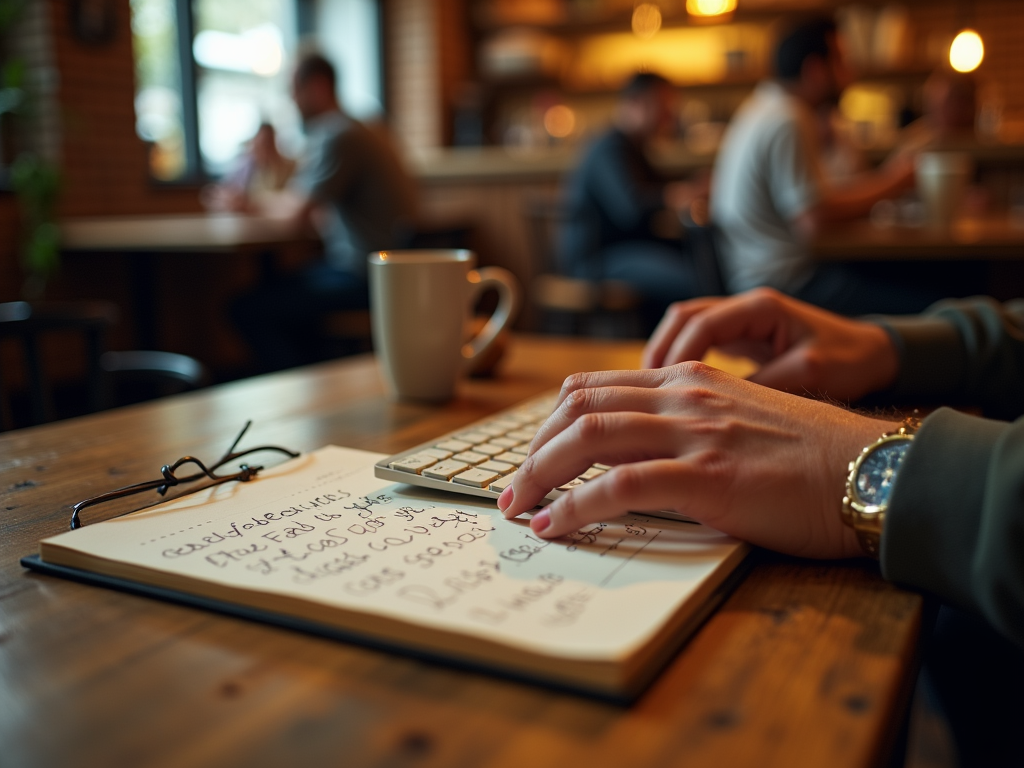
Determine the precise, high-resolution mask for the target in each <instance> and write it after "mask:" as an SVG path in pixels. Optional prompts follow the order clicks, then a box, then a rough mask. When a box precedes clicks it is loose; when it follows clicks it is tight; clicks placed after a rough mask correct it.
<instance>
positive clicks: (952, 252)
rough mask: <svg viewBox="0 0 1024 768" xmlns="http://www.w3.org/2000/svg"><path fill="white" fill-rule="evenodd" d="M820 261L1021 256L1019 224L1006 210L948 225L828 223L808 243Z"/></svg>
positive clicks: (1023, 231)
mask: <svg viewBox="0 0 1024 768" xmlns="http://www.w3.org/2000/svg"><path fill="white" fill-rule="evenodd" d="M812 251H813V253H814V257H815V258H816V259H818V260H819V261H895V260H898V261H911V260H927V261H940V260H943V261H944V260H953V261H972V260H1024V223H1021V222H1015V221H1012V220H1011V219H1010V217H1009V216H1008V215H1007V214H1002V215H998V216H989V217H985V218H968V219H961V220H958V221H956V222H954V223H953V225H952V226H951V227H950V228H949V229H948V230H944V231H943V230H934V229H930V228H928V227H907V226H891V227H883V226H878V225H875V224H872V223H871V222H870V221H868V220H867V219H863V220H859V221H853V222H849V223H846V224H833V225H830V226H829V227H828V228H827V231H825V232H823V233H822V234H821V236H819V237H818V238H817V239H816V240H815V241H814V244H813V246H812Z"/></svg>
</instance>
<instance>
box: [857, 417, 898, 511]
mask: <svg viewBox="0 0 1024 768" xmlns="http://www.w3.org/2000/svg"><path fill="white" fill-rule="evenodd" d="M912 442H914V436H913V435H911V434H898V433H897V434H895V435H882V436H881V437H880V438H878V439H877V440H876V441H875V442H873V443H872V444H871V445H869V446H867V447H866V448H864V450H862V451H861V452H860V454H859V455H858V456H857V458H856V459H854V460H853V461H851V462H850V467H849V474H848V475H847V477H846V499H847V504H848V505H849V506H850V507H852V508H853V509H854V510H855V511H856V512H858V513H859V514H860V515H866V516H875V515H877V514H878V513H879V512H884V511H885V510H886V508H887V507H888V504H866V503H864V502H863V500H862V499H861V497H860V494H859V492H858V490H857V475H859V474H860V468H861V466H862V465H863V464H864V462H865V461H866V460H867V458H868V456H870V455H871V454H873V453H874V452H875V451H877V450H878V449H879V448H881V447H882V446H884V445H886V444H888V443H912Z"/></svg>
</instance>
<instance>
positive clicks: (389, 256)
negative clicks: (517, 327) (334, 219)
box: [368, 250, 519, 402]
mask: <svg viewBox="0 0 1024 768" xmlns="http://www.w3.org/2000/svg"><path fill="white" fill-rule="evenodd" d="M475 266H476V254H474V253H473V252H472V251H466V250H423V251H381V252H379V253H374V254H371V255H370V259H369V269H368V272H369V279H370V313H371V317H372V322H373V347H374V350H375V351H376V353H377V359H378V360H379V361H380V365H381V371H382V373H383V374H384V380H385V382H386V383H387V386H388V390H389V392H390V394H391V396H392V397H393V398H398V399H409V400H427V401H432V402H443V401H445V400H449V399H451V397H452V396H453V395H454V394H455V382H456V380H457V379H458V377H459V374H461V373H462V372H463V370H465V368H466V367H467V366H468V365H469V364H471V363H472V362H473V361H474V360H476V359H477V358H478V357H480V356H481V355H483V354H485V353H486V352H487V351H488V350H489V349H490V347H491V345H493V344H494V342H495V340H496V339H497V337H498V334H499V333H500V332H501V331H502V329H504V328H505V327H506V326H507V325H508V324H509V323H510V322H512V320H513V318H514V317H515V313H516V311H517V310H518V308H519V286H518V284H517V283H516V279H515V278H514V277H513V276H512V274H511V273H510V272H508V271H507V270H504V269H500V268H498V267H486V268H484V269H479V270H477V269H474V267H475ZM487 288H496V289H497V291H498V307H497V309H496V310H495V311H494V314H493V315H492V316H491V319H490V320H489V321H488V323H487V325H485V326H484V328H483V330H481V331H480V333H479V334H478V335H477V336H475V337H474V338H472V339H471V340H469V341H468V342H467V341H466V327H467V324H468V321H469V313H470V309H471V308H472V306H473V305H474V304H475V303H476V300H477V299H478V298H479V296H480V294H481V292H482V291H484V290H485V289H487Z"/></svg>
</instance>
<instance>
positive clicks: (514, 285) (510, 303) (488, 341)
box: [462, 267, 520, 366]
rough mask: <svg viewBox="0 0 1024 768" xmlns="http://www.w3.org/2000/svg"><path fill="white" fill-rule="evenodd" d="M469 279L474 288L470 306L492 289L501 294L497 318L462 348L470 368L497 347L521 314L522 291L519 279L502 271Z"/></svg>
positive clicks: (474, 272)
mask: <svg viewBox="0 0 1024 768" xmlns="http://www.w3.org/2000/svg"><path fill="white" fill-rule="evenodd" d="M467 278H468V280H469V282H470V283H472V284H473V285H472V287H471V288H470V290H469V304H470V306H473V305H474V304H476V302H477V299H479V298H480V294H481V293H483V292H484V291H485V290H487V289H488V288H495V289H496V290H497V291H498V306H497V308H495V310H494V314H493V315H491V318H490V320H488V321H487V324H486V325H485V326H484V327H483V329H482V330H481V331H480V333H478V334H477V335H476V336H474V337H473V338H472V339H470V340H469V341H467V342H466V343H465V344H463V345H462V358H463V362H464V364H465V365H467V366H469V365H471V364H472V363H473V361H474V360H476V359H477V358H478V357H480V356H481V355H483V354H484V353H485V352H487V351H488V350H489V349H490V348H491V347H492V346H493V345H494V342H495V340H496V339H497V338H498V334H499V333H501V332H502V331H503V330H504V329H505V326H507V325H508V324H509V323H511V322H512V320H513V319H515V316H516V313H517V312H518V311H519V296H520V291H519V283H518V282H517V281H516V278H515V276H514V275H513V274H512V273H511V272H509V271H508V270H507V269H502V268H501V267H484V268H483V269H474V270H472V271H471V272H470V273H469V274H468V275H467Z"/></svg>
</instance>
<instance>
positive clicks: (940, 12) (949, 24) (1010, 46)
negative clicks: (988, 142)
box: [909, 0, 1024, 140]
mask: <svg viewBox="0 0 1024 768" xmlns="http://www.w3.org/2000/svg"><path fill="white" fill-rule="evenodd" d="M909 10H910V14H911V19H912V22H913V28H914V32H915V39H916V41H917V44H918V45H919V46H922V45H924V46H927V45H929V43H931V45H932V46H935V44H936V43H940V42H945V43H946V44H947V45H948V42H950V41H951V40H952V38H953V35H954V34H955V33H956V32H957V31H958V30H959V28H961V26H971V27H974V28H975V29H976V30H977V31H978V33H979V34H980V35H981V37H982V40H984V42H985V60H984V61H983V62H982V64H981V67H980V68H979V69H978V75H977V76H978V80H979V83H980V85H981V86H982V92H983V93H984V92H985V89H986V87H991V88H994V89H995V90H996V91H998V93H999V96H1000V97H1001V99H1002V101H1003V103H1004V110H1005V115H1006V118H1007V119H1008V120H1014V121H1024V2H1021V0H974V2H973V3H965V2H950V1H949V0H938V1H937V2H931V3H927V4H920V3H916V4H914V5H912V6H910V9H909ZM940 52H941V53H942V54H943V55H944V54H945V50H944V49H943V50H942V51H940ZM1022 139H1024V137H1020V138H1019V139H1017V140H1022Z"/></svg>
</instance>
